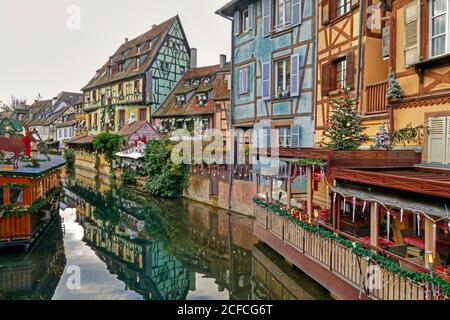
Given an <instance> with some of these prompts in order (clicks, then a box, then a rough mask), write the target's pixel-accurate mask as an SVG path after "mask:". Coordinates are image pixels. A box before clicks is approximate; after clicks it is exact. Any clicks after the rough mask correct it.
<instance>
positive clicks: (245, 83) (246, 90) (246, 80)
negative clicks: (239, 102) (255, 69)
mask: <svg viewBox="0 0 450 320" xmlns="http://www.w3.org/2000/svg"><path fill="white" fill-rule="evenodd" d="M248 85H249V81H248V68H245V69H244V88H245V90H244V93H248Z"/></svg>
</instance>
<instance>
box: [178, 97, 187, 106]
mask: <svg viewBox="0 0 450 320" xmlns="http://www.w3.org/2000/svg"><path fill="white" fill-rule="evenodd" d="M185 103H186V96H185V95H184V94H181V95H178V96H177V106H178V107H181V106H182V105H183V104H185Z"/></svg>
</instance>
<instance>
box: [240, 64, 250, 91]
mask: <svg viewBox="0 0 450 320" xmlns="http://www.w3.org/2000/svg"><path fill="white" fill-rule="evenodd" d="M247 93H248V68H242V69H240V70H239V94H247Z"/></svg>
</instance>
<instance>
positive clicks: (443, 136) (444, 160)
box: [428, 117, 450, 164]
mask: <svg viewBox="0 0 450 320" xmlns="http://www.w3.org/2000/svg"><path fill="white" fill-rule="evenodd" d="M429 130H430V131H429V135H428V162H429V163H440V164H450V117H437V118H433V119H431V120H430V128H429Z"/></svg>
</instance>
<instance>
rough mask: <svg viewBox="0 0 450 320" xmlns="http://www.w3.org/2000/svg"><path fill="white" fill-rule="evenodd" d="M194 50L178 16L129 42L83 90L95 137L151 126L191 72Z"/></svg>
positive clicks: (89, 124) (121, 47)
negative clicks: (134, 124) (130, 125)
mask: <svg viewBox="0 0 450 320" xmlns="http://www.w3.org/2000/svg"><path fill="white" fill-rule="evenodd" d="M190 61H191V60H190V48H189V44H188V42H187V39H186V36H185V33H184V31H183V28H182V25H181V21H180V19H179V17H178V16H175V17H173V18H171V19H169V20H167V21H165V22H163V23H162V24H160V25H155V26H153V27H152V29H151V30H149V31H147V32H146V33H144V34H142V35H140V36H138V37H137V38H135V39H132V40H128V39H125V42H124V43H123V44H122V45H121V46H120V47H119V49H118V50H117V51H116V52H115V53H114V54H113V55H112V56H111V57H109V59H108V61H107V62H106V63H105V65H103V67H101V68H100V69H99V70H98V71H97V72H96V74H95V76H94V77H93V78H92V79H91V81H90V82H89V83H88V84H87V85H86V86H85V87H84V88H83V93H84V109H85V111H86V112H87V113H88V115H87V119H86V126H87V131H88V134H89V135H96V134H98V133H100V132H105V131H112V132H118V131H119V130H120V129H121V128H122V127H123V126H124V125H126V124H127V123H129V122H132V121H150V118H151V115H152V114H153V113H154V112H155V111H156V110H157V109H158V108H159V106H160V104H161V103H162V102H163V101H164V99H165V98H166V97H167V95H168V94H169V92H170V91H171V90H172V88H173V87H174V86H175V85H176V84H177V82H178V80H179V79H180V78H181V76H182V75H183V74H184V73H185V72H186V70H187V69H188V68H189V67H190V65H189V64H190Z"/></svg>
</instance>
